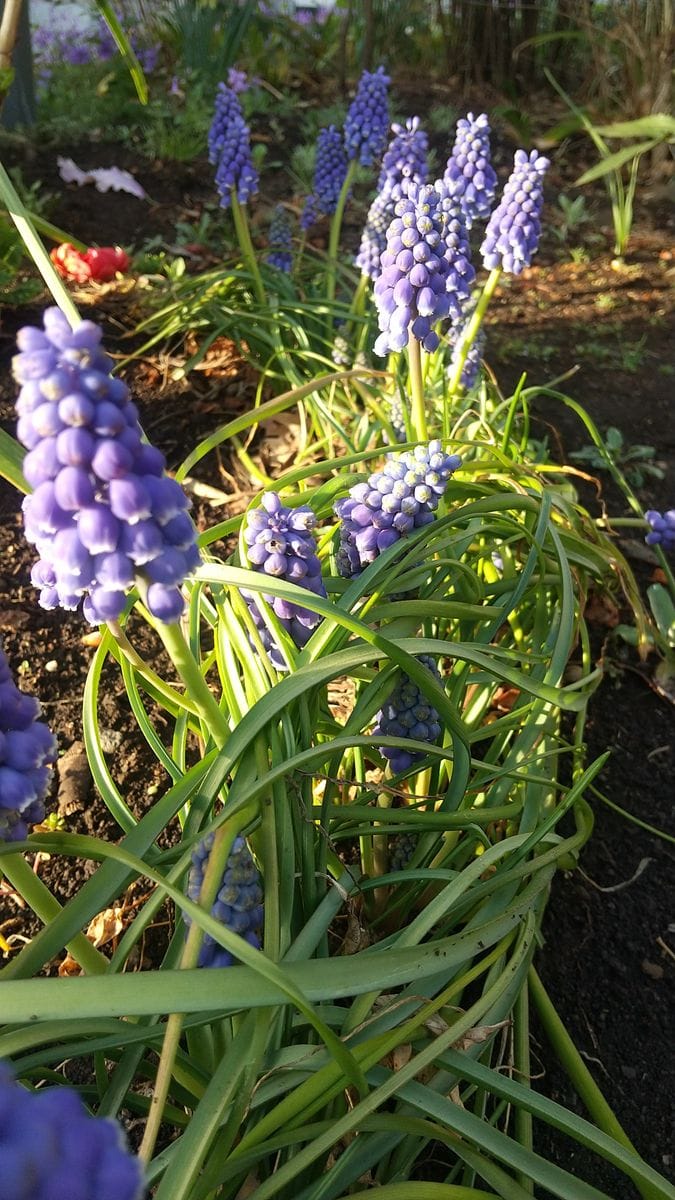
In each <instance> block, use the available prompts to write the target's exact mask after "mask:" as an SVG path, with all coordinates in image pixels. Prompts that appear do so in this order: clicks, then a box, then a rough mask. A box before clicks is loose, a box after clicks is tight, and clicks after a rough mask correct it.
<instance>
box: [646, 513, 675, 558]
mask: <svg viewBox="0 0 675 1200" xmlns="http://www.w3.org/2000/svg"><path fill="white" fill-rule="evenodd" d="M645 517H646V518H647V521H648V522H649V525H650V526H651V531H650V532H649V533H648V534H647V536H646V538H645V541H646V543H647V545H648V546H663V549H664V550H665V551H666V552H670V551H671V550H675V508H669V509H668V510H667V512H664V513H660V512H657V511H656V509H654V508H650V509H649V510H648V511H647V512H646V513H645Z"/></svg>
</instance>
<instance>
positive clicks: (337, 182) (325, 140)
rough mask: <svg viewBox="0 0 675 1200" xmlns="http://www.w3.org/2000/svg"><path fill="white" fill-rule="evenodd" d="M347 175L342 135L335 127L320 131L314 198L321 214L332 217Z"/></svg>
mask: <svg viewBox="0 0 675 1200" xmlns="http://www.w3.org/2000/svg"><path fill="white" fill-rule="evenodd" d="M346 174H347V155H346V154H345V147H344V142H343V139H342V134H341V133H340V131H339V129H336V128H335V126H334V125H329V126H328V128H327V129H320V130H319V136H318V138H317V142H316V166H315V168H314V198H315V201H316V207H317V208H318V210H319V212H322V213H325V214H326V216H329V217H330V216H332V215H333V213H334V212H335V209H336V208H337V202H338V199H339V197H340V192H341V191H342V185H343V183H344V181H345V176H346Z"/></svg>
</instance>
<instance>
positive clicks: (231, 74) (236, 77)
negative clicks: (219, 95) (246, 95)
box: [227, 67, 251, 96]
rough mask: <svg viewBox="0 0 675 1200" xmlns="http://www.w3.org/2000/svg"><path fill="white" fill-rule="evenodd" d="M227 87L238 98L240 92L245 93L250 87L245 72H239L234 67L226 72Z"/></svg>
mask: <svg viewBox="0 0 675 1200" xmlns="http://www.w3.org/2000/svg"><path fill="white" fill-rule="evenodd" d="M227 86H228V87H229V88H231V90H232V91H233V92H234V94H235V96H238V95H240V93H241V92H247V91H248V89H249V88H250V86H251V85H250V83H249V81H248V75H247V74H246V72H245V71H239V70H238V69H237V68H236V67H230V69H229V71H228V72H227Z"/></svg>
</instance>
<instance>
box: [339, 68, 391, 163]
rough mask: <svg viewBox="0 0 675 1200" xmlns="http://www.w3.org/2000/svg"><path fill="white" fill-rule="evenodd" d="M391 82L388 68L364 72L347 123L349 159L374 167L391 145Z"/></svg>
mask: <svg viewBox="0 0 675 1200" xmlns="http://www.w3.org/2000/svg"><path fill="white" fill-rule="evenodd" d="M389 83H390V79H389V76H388V75H385V73H384V67H378V68H377V70H376V71H373V72H371V71H364V72H363V74H362V76H361V78H360V80H359V85H358V87H357V89H356V95H355V97H354V99H353V100H352V103H351V104H350V106H349V111H348V112H347V117H346V120H345V148H346V151H347V158H348V159H350V160H351V159H358V161H359V162H360V163H361V166H362V167H370V166H371V165H372V164H373V162H375V160H376V159H378V158H379V157H380V155H381V154H382V151H383V150H384V148H385V145H386V143H387V132H388V130H389V109H388V99H387V88H388V86H389Z"/></svg>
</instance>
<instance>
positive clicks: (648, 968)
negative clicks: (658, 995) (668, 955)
mask: <svg viewBox="0 0 675 1200" xmlns="http://www.w3.org/2000/svg"><path fill="white" fill-rule="evenodd" d="M642 970H643V971H644V973H645V975H648V976H649V978H650V979H663V967H661V966H659V964H658V963H653V962H650V961H649V959H648V958H643V960H642Z"/></svg>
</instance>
